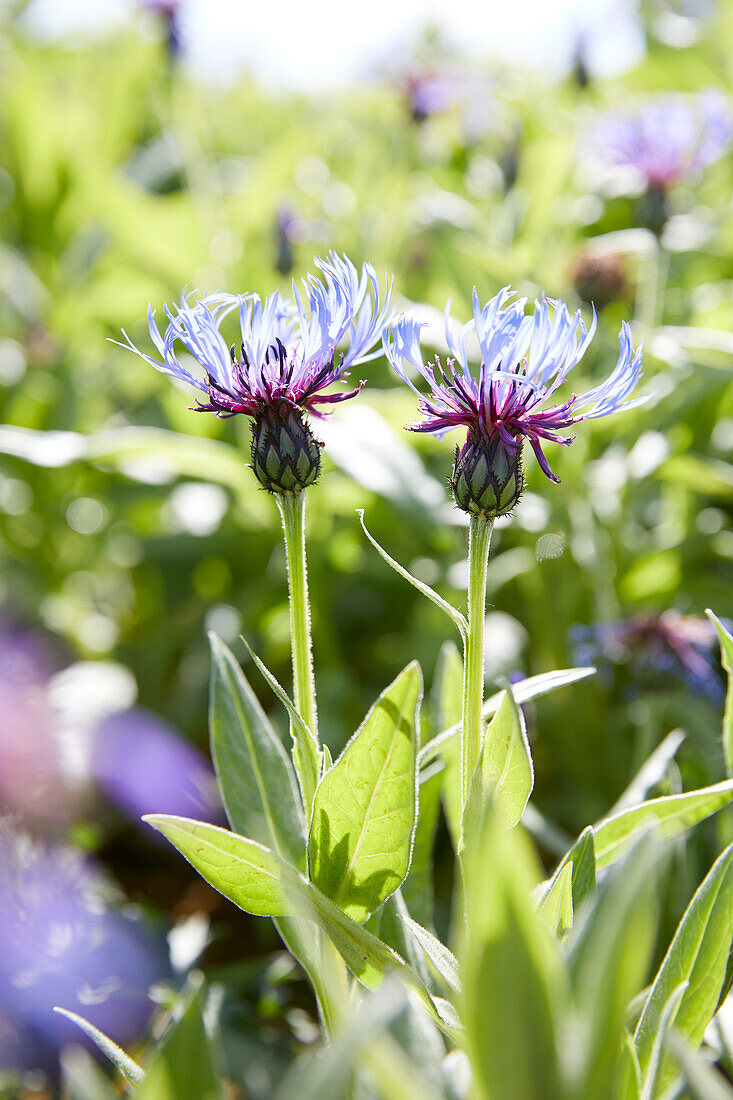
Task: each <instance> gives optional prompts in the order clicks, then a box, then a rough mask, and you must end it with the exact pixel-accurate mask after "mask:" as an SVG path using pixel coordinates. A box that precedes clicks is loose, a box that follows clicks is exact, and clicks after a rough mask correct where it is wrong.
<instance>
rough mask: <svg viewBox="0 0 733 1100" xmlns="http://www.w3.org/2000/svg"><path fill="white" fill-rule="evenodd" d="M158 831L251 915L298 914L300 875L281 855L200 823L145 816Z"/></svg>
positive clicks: (250, 841) (210, 881)
mask: <svg viewBox="0 0 733 1100" xmlns="http://www.w3.org/2000/svg"><path fill="white" fill-rule="evenodd" d="M143 821H145V822H147V824H148V825H152V827H153V828H154V829H158V830H159V832H161V833H162V834H163V836H165V837H167V839H168V840H169V841H170V842H171V844H173V845H174V847H176V848H177V849H178V851H179V852H180V853H181V855H183V856H185V857H186V859H187V860H188V862H189V863H190V864H191V865H192V866H193V867H195V868H196V870H197V871H198V872H199V874H200V875H201V876H202V877H203V878H205V879H206V881H207V882H209V883H210V884H211V885H212V886H213V887H214V889H215V890H218V891H219V893H221V894H224V896H225V897H227V898H229V899H230V901H233V902H234V904H235V905H238V906H239V908H240V909H244V911H245V913H251V914H252V915H253V916H255V917H285V916H290V915H292V914H294V913H297V912H298V897H299V892H300V876H299V874H298V872H297V871H296V869H295V868H294V867H292V866H291V865H290V864H289V863H287V862H286V861H285V860H284V859H283V858H282V857H281V856H279V855H277V853H275V852H273V851H272V850H271V849H270V848H266V847H265V846H264V845H263V844H258V843H257V841H256V840H250V839H249V838H248V837H244V836H238V835H237V834H236V833H230V832H229V831H228V830H227V829H221V828H219V827H218V826H216V825H206V824H205V823H204V822H203V821H191V820H189V818H187V817H175V816H173V815H172V814H147V815H146V816H145V817H144V818H143Z"/></svg>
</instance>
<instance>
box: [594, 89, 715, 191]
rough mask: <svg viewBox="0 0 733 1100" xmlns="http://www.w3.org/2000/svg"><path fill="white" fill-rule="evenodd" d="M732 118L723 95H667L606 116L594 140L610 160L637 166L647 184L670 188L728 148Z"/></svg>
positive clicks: (652, 186) (607, 159)
mask: <svg viewBox="0 0 733 1100" xmlns="http://www.w3.org/2000/svg"><path fill="white" fill-rule="evenodd" d="M732 138H733V118H732V117H731V113H730V110H729V107H728V103H727V100H726V98H725V96H724V95H722V94H721V93H720V92H716V91H712V90H710V91H706V92H701V93H699V94H698V95H696V96H684V95H678V94H675V95H663V96H657V97H655V98H652V99H647V100H646V101H644V102H643V103H641V104H640V105H639V106H638V107H636V108H635V109H634V110H631V111H618V112H613V113H610V114H607V115H604V116H603V117H602V118H601V119H600V121H599V123H598V125H597V129H596V134H595V143H596V146H597V148H598V151H599V153H600V155H601V157H602V158H603V160H605V161H606V162H607V163H608V164H611V165H615V166H623V167H630V168H635V169H637V170H638V171H639V172H640V173H641V175H642V176H643V177H644V180H645V181H646V184H647V186H648V187H650V188H653V189H657V190H662V191H663V190H666V188H668V187H669V186H670V185H672V184H674V183H677V181H678V180H680V179H683V178H685V177H686V176H690V175H693V174H694V173H695V172H699V171H701V170H702V169H703V168H706V167H707V166H708V165H709V164H712V163H713V162H714V161H716V160H718V158H719V157H720V156H721V155H722V154H723V153H724V152H725V150H726V149H727V147H728V146H729V145H730V142H731V139H732Z"/></svg>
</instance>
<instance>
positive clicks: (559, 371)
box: [384, 287, 646, 516]
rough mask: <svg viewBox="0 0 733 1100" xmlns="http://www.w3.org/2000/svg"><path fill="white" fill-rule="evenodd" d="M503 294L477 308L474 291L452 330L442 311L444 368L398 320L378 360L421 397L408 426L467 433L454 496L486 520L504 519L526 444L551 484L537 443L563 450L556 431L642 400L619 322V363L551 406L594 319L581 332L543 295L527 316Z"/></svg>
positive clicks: (408, 321)
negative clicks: (473, 357)
mask: <svg viewBox="0 0 733 1100" xmlns="http://www.w3.org/2000/svg"><path fill="white" fill-rule="evenodd" d="M511 297H512V295H511V292H510V289H509V288H508V287H505V288H504V289H503V290H502V291H501V292H500V293H499V294H497V295H496V297H494V298H492V299H491V301H490V302H489V303H488V304H487V305H486V306H484V307H483V308H482V307H481V304H480V302H479V298H478V294H477V293H476V291H475V290H474V294H473V318H472V319H471V320H470V321H469V322H468V323H467V324H465V325H464V326H463V328H462V329H461V330H460V331H459V332H458V333H455V332H454V331H453V327H452V325H451V322H450V317H449V315H448V312H447V309H446V341H447V344H448V350H449V352H450V357H449V358H448V359H447V360H446V362H445V366H443V365H441V363H440V361H439V359H438V358H437V357H436V359H435V361H434V363H433V364H426V363H425V361H424V360H423V357H422V352H421V350H420V328H421V325H420V324H419V322H417V321H415V320H413V319H412V318H410V317H406V316H402V317H400V318H398V319H397V321H395V323H394V324H393V325H392V326H391V327H390V328H389V330H388V332H387V334H386V335H385V337H384V350H385V353H386V355H387V358H388V359H389V361H390V363H391V364H392V366H393V367H394V369H395V370H396V371H397V373H398V374H399V375H400V377H401V378H402V379H403V380H404V381H405V382H407V384H408V385H409V386H410V387H411V388H412V389H413V390H414V391H415V393H416V394H417V395H418V397H419V398H420V401H419V406H418V408H419V411H420V413H421V415H422V417H423V420H422V422H421V423H418V424H414V425H412V426H411V430H412V431H417V432H434V433H435V434H436V435H440V436H442V435H443V434H444V433H445V432H447V431H450V430H451V429H452V428H458V427H465V428H467V429H468V436H467V441H466V445H465V446H464V448H463V449H462V451H461V452H460V454H458V455H457V458H456V467H455V469H454V477H453V482H452V485H453V489H454V495H456V500H457V503H458V504H459V506H460V507H462V508H464V510H466V511H477V512H483V513H485V514H487V515H489V516H495V515H504V514H505V513H506V512H508V511H510V509H511V508H512V507H513V505H514V504H515V503H516V502H517V500H518V499H519V494H520V493H521V489H522V474H521V453H522V448H523V445H524V441H525V440H529V443H530V446H531V447H532V450H533V451H534V453H535V455H536V457H537V461H538V462H539V465H540V468H541V469H542V471H543V473H545V474H546V476H547V477H548V478H549V479H550V480H551V481H554V482H557V481H558V480H559V478H557V477H556V476H555V474H554V473H553V472H552V470H551V469H550V466H549V464H548V462H547V459H546V457H545V454H544V451H543V445H544V444H545V443H546V442H554V443H560V444H562V445H563V446H567V445H568V444H570V443H571V442H572V438H573V437H569V436H564V435H561V434H560V433H561V432H564V431H565V430H566V429H568V428H569V427H571V426H572V425H573V424H577V423H578V422H579V421H581V420H592V419H595V418H597V417H601V416H607V415H608V414H610V413H614V412H618V411H619V410H620V409H629V408H633V407H634V406H635V405H639V404H641V403H642V402H643V401H644V400H646V398H637V399H635V400H629V395H630V394H631V392H632V390H633V389H634V387H635V386H636V384H637V382H638V380H639V378H640V377H641V349H638V350H635V349H634V346H633V344H632V340H631V330H630V328H629V326H628V325H627V324H626V323H624V324H623V326H622V329H621V334H620V337H619V344H620V353H619V358H618V361H617V363H616V366H615V367H614V369H613V370H612V372H611V374H610V375H609V377H608V378H607V379H606V380H605V382H602V383H601V384H600V385H599V386H596V387H594V388H593V389H591V390H589V391H588V392H587V393H585V394H582V395H580V396H579V395H577V394H572V395H571V397H570V398H568V399H567V400H565V401H563V402H561V403H559V404H552V402H551V398H552V397H553V395H554V393H555V391H556V390H557V388H558V387H559V386H560V385H561V384H562V383H563V382H564V381H565V379H566V378H567V376H568V374H569V373H570V371H571V370H572V369H573V367H575V366H577V364H578V363H579V362H580V360H581V359H582V357H583V355H584V354H585V351H586V349H587V347H588V345H589V343H590V341H591V340H592V338H593V334H594V332H595V327H596V320H595V314H594V317H593V322H592V324H591V327H590V329H587V328H586V326H585V323H584V322H583V320H582V318H581V315H580V312H578V313H575V314H571V313H570V312H569V310H568V308H567V306H566V305H565V304H564V303H563V302H560V301H556V300H554V299H548V298H546V297H545V296H544V295H542V296H541V298H540V299H539V300H538V301H536V302H535V308H534V313H530V314H527V313H526V312H525V307H526V304H527V300H526V299H525V298H520V299H517V300H515V301H511ZM469 342H473V343H474V344H477V350H478V356H479V366H478V367H477V368H472V367H471V366H470V365H469V354H470V352H469ZM405 360H406V361H407V362H408V363H409V364H410V365H411V366H412V367H414V368H415V369H416V370H417V371H418V372H419V373H420V374H421V375H422V376H423V378H425V380H426V381H427V382H428V384H429V387H430V392H429V393H428V394H427V395H423V394H421V393H420V391H419V390H417V389H416V387H415V385H414V384H413V382H412V381H411V379H410V378H409V377H408V375H407V374H406V372H405V368H404V361H405ZM466 483H467V484H466ZM457 488H458V493H456V489H457ZM459 497H460V498H461V499H459Z"/></svg>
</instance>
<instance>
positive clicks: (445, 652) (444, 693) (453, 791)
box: [421, 642, 463, 851]
mask: <svg viewBox="0 0 733 1100" xmlns="http://www.w3.org/2000/svg"><path fill="white" fill-rule="evenodd" d="M435 692H436V707H435V710H436V719H437V720H436V728H437V729H443V730H445V729H452V728H454V727H457V726H459V725H460V722H461V714H462V711H463V658H462V657H461V655H460V653H459V652H458V647H457V646H456V645H455V643H454V642H446V643H445V645H444V646H443V648H442V649H441V651H440V657H439V659H438V666H437V670H436V686H435ZM429 744H434V742H430V743H429ZM427 747H428V746H426V748H427ZM439 755H441V754H437V753H436V754H435V756H434V757H431V759H435V758H437V757H438V756H439ZM442 762H443V792H442V793H443V811H444V813H445V819H446V821H447V822H448V829H449V830H450V835H451V840H452V841H453V847H454V849H455V850H456V851H458V845H459V844H460V841H461V817H462V815H463V800H462V797H461V745H460V740H459V738H458V737H453V738H452V740H450V741H448V742H447V743H445V744H444V746H443V749H442ZM425 763H426V765H427V767H429V766H430V764H429V763H428V762H427V759H426V761H425ZM425 770H426V769H425ZM425 770H424V771H423V772H422V773H421V774H425Z"/></svg>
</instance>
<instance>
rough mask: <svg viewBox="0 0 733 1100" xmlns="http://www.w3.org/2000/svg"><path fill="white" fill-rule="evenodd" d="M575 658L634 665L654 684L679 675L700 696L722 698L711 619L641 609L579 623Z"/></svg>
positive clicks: (642, 675) (670, 611) (575, 640)
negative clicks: (615, 617)
mask: <svg viewBox="0 0 733 1100" xmlns="http://www.w3.org/2000/svg"><path fill="white" fill-rule="evenodd" d="M572 639H573V641H574V643H575V657H576V658H577V659H578V661H580V662H581V663H586V664H587V663H589V662H590V661H596V660H598V658H599V657H601V658H605V659H606V660H608V661H610V662H612V663H613V664H633V666H634V667H635V670H636V673H637V674H638V675H639V677H641V678H642V679H644V680H646V681H649V680H652V681H653V682H655V683H659V682H660V679H661V681H662V682H664V680H665V679H666V678H667V677H669V676H674V677H675V678H676V679H678V680H682V681H683V682H684V683H686V684H687V686H688V687H689V688H691V690H692V691H694V692H695V693H696V694H698V695H704V696H707V697H708V698H710V699H713V700H716V701H717V700H718V699H720V698H722V696H723V685H722V680H721V677H720V670H719V668H718V665H717V662H716V660H715V658H714V656H713V651H714V648H715V645H716V642H717V635H716V632H715V627H714V626H713V624H712V623H710V622H708V621H707V619H699V618H697V617H696V616H694V615H680V613H679V611H675V610H673V609H671V608H670V609H668V610H667V611H663V612H662V613H661V614H660V615H657V614H652V613H650V612H640V613H639V614H637V615H633V616H632V617H631V618H630V619H619V620H616V621H613V622H606V623H596V624H595V625H594V626H589V627H576V628H575V629H574V630H573V632H572Z"/></svg>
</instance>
